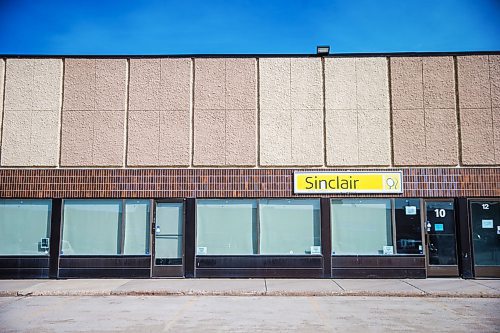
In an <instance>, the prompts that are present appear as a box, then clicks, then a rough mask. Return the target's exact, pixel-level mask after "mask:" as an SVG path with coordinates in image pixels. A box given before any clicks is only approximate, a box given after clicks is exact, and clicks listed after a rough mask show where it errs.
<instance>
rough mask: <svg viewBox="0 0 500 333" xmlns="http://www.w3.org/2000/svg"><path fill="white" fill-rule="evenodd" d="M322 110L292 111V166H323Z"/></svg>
mask: <svg viewBox="0 0 500 333" xmlns="http://www.w3.org/2000/svg"><path fill="white" fill-rule="evenodd" d="M323 138H324V134H323V110H322V109H320V110H312V109H306V110H292V164H293V165H315V166H321V165H323V164H324V159H325V157H324V147H323Z"/></svg>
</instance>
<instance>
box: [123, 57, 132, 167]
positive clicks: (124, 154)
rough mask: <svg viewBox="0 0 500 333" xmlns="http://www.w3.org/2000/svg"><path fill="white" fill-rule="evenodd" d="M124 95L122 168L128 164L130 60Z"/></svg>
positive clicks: (128, 61) (128, 60)
mask: <svg viewBox="0 0 500 333" xmlns="http://www.w3.org/2000/svg"><path fill="white" fill-rule="evenodd" d="M125 89H126V93H125V98H126V103H125V108H126V109H125V126H124V130H125V131H124V133H123V136H124V140H125V142H124V145H123V150H124V151H123V167H124V168H126V167H127V163H128V160H127V158H128V156H127V151H128V115H129V109H130V59H127V86H126V88H125Z"/></svg>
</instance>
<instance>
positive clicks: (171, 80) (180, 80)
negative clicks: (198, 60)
mask: <svg viewBox="0 0 500 333" xmlns="http://www.w3.org/2000/svg"><path fill="white" fill-rule="evenodd" d="M191 77H192V62H191V59H189V58H180V59H162V60H161V90H160V111H162V110H175V111H177V110H189V109H190V108H191V100H192V98H191V91H192V89H191V81H192V80H191Z"/></svg>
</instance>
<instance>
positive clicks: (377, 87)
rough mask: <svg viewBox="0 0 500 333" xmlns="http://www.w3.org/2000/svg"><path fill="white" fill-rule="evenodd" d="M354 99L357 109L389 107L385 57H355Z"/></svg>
mask: <svg viewBox="0 0 500 333" xmlns="http://www.w3.org/2000/svg"><path fill="white" fill-rule="evenodd" d="M356 100H357V107H358V109H389V83H388V76H387V59H386V58H357V59H356Z"/></svg>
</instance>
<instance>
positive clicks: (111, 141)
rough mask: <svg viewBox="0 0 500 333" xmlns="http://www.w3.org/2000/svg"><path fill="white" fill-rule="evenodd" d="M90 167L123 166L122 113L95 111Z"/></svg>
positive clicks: (123, 129) (123, 117)
mask: <svg viewBox="0 0 500 333" xmlns="http://www.w3.org/2000/svg"><path fill="white" fill-rule="evenodd" d="M92 116H93V118H94V137H93V147H92V154H93V156H92V165H94V166H123V164H124V149H125V115H124V113H123V112H122V111H96V112H94V113H93V114H92Z"/></svg>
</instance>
